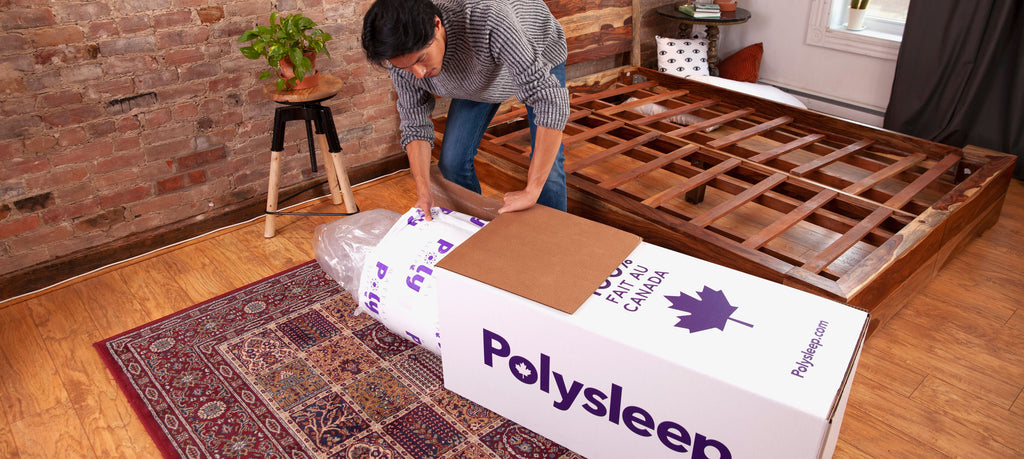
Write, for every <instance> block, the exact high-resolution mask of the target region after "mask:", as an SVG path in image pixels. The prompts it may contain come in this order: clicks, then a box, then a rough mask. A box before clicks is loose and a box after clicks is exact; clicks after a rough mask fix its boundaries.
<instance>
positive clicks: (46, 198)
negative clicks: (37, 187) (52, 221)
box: [14, 192, 53, 214]
mask: <svg viewBox="0 0 1024 459" xmlns="http://www.w3.org/2000/svg"><path fill="white" fill-rule="evenodd" d="M52 206H53V193H51V192H46V193H42V194H37V195H35V196H29V197H27V198H22V199H19V200H17V201H14V208H15V209H18V210H20V211H21V212H23V213H26V214H27V213H31V212H37V211H40V210H43V209H45V208H47V207H52Z"/></svg>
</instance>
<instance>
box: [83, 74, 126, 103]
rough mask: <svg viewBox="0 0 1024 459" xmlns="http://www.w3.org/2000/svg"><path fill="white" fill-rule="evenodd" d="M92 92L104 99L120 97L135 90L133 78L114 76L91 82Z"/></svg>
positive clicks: (90, 89) (90, 88)
mask: <svg viewBox="0 0 1024 459" xmlns="http://www.w3.org/2000/svg"><path fill="white" fill-rule="evenodd" d="M89 91H90V93H93V94H95V95H96V96H98V97H100V98H102V99H108V98H110V99H118V98H123V97H126V96H128V95H130V94H132V93H134V92H135V83H134V82H133V81H132V78H114V79H104V80H102V81H94V82H91V83H89Z"/></svg>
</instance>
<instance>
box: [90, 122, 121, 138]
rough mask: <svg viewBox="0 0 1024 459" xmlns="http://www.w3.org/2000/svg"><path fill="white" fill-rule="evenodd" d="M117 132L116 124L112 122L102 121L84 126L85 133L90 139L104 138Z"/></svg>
mask: <svg viewBox="0 0 1024 459" xmlns="http://www.w3.org/2000/svg"><path fill="white" fill-rule="evenodd" d="M116 130H117V124H115V123H114V120H110V119H103V120H99V121H96V122H93V123H89V124H87V125H85V132H86V133H87V134H89V136H90V137H106V136H107V135H109V134H113V133H114V131H116Z"/></svg>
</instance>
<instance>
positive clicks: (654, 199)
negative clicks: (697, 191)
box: [643, 158, 742, 207]
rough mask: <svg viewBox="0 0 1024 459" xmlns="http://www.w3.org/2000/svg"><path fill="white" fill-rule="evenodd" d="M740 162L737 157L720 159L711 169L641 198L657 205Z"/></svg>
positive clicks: (706, 181) (645, 201) (711, 178)
mask: <svg viewBox="0 0 1024 459" xmlns="http://www.w3.org/2000/svg"><path fill="white" fill-rule="evenodd" d="M741 163H742V161H740V160H739V159H736V158H729V159H727V160H725V161H722V162H721V163H719V164H718V165H717V166H715V167H712V168H711V169H708V170H706V171H704V172H701V173H699V174H697V175H694V176H693V177H690V178H689V179H686V180H684V181H683V183H680V184H678V185H675V186H673V187H671V188H669V189H667V190H664V191H662V192H660V193H658V194H655V195H654V196H651V197H649V198H647V199H645V200H643V204H644V205H646V206H648V207H659V206H661V205H662V204H664V203H665V202H667V201H669V200H671V199H672V198H675V197H676V196H679V195H681V194H683V193H686V192H687V191H690V190H692V189H694V188H697V187H699V186H701V185H704V184H706V183H708V182H710V181H711V180H714V179H715V177H717V176H719V175H721V174H724V173H726V172H729V171H730V170H732V169H733V168H735V167H736V166H739V165H740V164H741Z"/></svg>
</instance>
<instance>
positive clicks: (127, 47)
mask: <svg viewBox="0 0 1024 459" xmlns="http://www.w3.org/2000/svg"><path fill="white" fill-rule="evenodd" d="M99 45H100V54H101V55H103V56H108V57H109V56H118V55H121V54H133V53H151V52H153V51H156V37H154V36H152V35H142V36H137V37H124V38H114V39H112V40H104V41H101V42H99Z"/></svg>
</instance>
